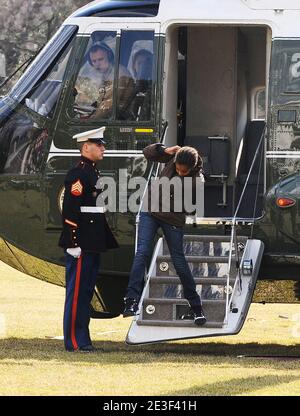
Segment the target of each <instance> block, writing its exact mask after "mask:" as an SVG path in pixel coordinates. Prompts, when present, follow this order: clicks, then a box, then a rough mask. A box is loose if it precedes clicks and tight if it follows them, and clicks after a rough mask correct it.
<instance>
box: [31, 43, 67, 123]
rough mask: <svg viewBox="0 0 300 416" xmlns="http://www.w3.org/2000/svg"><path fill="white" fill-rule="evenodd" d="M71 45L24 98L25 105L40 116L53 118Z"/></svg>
mask: <svg viewBox="0 0 300 416" xmlns="http://www.w3.org/2000/svg"><path fill="white" fill-rule="evenodd" d="M72 45H73V43H70V45H69V46H68V47H67V48H66V49H65V51H64V52H63V53H62V55H61V56H60V58H59V59H58V60H57V62H56V63H55V65H54V66H53V67H52V69H51V70H50V72H49V71H48V73H47V74H46V76H45V77H44V78H43V79H42V80H41V81H40V82H38V84H37V85H35V87H34V88H33V90H32V91H31V92H30V94H29V95H28V96H27V97H26V98H25V101H24V103H25V105H26V106H27V107H28V108H30V109H31V110H33V111H35V112H37V113H39V114H40V115H42V116H46V117H52V116H53V113H54V110H55V107H56V103H57V101H58V98H59V94H60V91H61V88H62V81H63V77H64V74H65V71H66V67H67V62H68V60H69V56H70V53H71V49H72Z"/></svg>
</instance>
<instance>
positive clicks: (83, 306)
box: [59, 127, 118, 352]
mask: <svg viewBox="0 0 300 416" xmlns="http://www.w3.org/2000/svg"><path fill="white" fill-rule="evenodd" d="M104 130H105V127H101V128H100V129H96V130H91V131H87V132H85V133H80V134H77V135H75V136H73V138H74V139H76V140H77V143H79V144H80V143H88V144H91V143H94V144H96V145H97V146H99V148H96V150H95V147H94V153H93V152H92V153H91V154H90V153H85V151H83V150H81V157H80V160H79V162H78V163H77V165H76V166H74V167H73V168H72V169H71V170H70V171H69V172H68V173H67V176H66V179H65V195H64V201H63V209H62V220H63V230H62V233H61V236H60V240H59V246H60V247H62V248H64V249H65V254H66V299H65V309H64V343H65V348H66V350H67V351H77V350H79V351H83V352H92V351H94V350H95V348H94V347H93V345H92V341H91V338H90V334H89V322H90V302H91V300H92V297H93V292H94V288H95V284H96V278H97V275H98V272H99V266H100V253H101V252H103V251H106V250H108V249H112V248H117V247H118V243H117V241H116V240H115V238H114V236H113V234H112V232H111V230H110V228H109V226H108V224H107V221H106V218H105V213H104V208H103V206H102V207H99V206H96V201H97V197H98V195H99V193H101V189H97V188H96V184H97V181H98V179H99V177H100V173H99V170H98V169H97V166H96V162H97V161H98V160H101V159H102V158H103V152H104V150H105V149H104V144H105V142H104V140H103V134H104ZM100 148H101V149H100Z"/></svg>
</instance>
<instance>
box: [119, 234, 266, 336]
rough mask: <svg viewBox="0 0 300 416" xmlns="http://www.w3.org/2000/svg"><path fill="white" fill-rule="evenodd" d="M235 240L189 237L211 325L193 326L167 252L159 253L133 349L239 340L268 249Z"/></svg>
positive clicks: (161, 243) (188, 250)
mask: <svg viewBox="0 0 300 416" xmlns="http://www.w3.org/2000/svg"><path fill="white" fill-rule="evenodd" d="M231 243H232V241H231V236H207V235H203V236H200V235H186V236H185V237H184V252H185V255H186V259H187V261H188V263H189V266H190V268H191V271H192V273H193V276H194V278H195V282H196V286H197V292H198V293H199V294H200V296H201V298H202V303H203V310H204V313H205V316H206V318H207V322H206V324H205V325H204V326H202V327H197V326H196V325H195V324H194V321H193V318H192V316H191V315H190V313H189V310H190V308H189V304H188V302H187V300H185V299H184V297H183V291H182V285H181V283H180V279H179V277H178V276H177V275H176V272H175V269H174V266H173V263H172V260H171V258H170V255H169V250H168V246H167V244H166V241H165V239H164V238H163V237H161V238H160V239H159V240H158V242H157V244H156V247H155V250H154V255H153V258H152V262H151V265H150V268H149V273H148V276H147V281H146V285H145V288H144V292H143V295H142V297H141V301H140V305H139V314H138V315H137V316H136V317H135V318H134V320H133V322H132V325H131V327H130V330H129V332H128V335H127V340H126V342H127V343H128V344H143V343H149V342H158V341H166V340H175V339H186V338H194V337H208V336H216V335H229V334H236V333H238V332H239V331H240V329H241V328H242V326H243V323H244V320H245V318H246V316H247V312H248V309H249V306H250V303H251V299H252V295H253V291H254V288H255V284H256V280H257V276H258V272H259V267H260V262H261V258H262V254H263V248H264V245H263V243H262V242H261V241H259V240H252V239H247V238H246V237H238V238H237V239H236V244H234V247H232V246H231Z"/></svg>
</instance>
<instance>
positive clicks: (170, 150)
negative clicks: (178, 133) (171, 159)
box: [165, 146, 181, 155]
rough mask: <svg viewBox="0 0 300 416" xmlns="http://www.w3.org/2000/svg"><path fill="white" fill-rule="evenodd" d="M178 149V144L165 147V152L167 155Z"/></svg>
mask: <svg viewBox="0 0 300 416" xmlns="http://www.w3.org/2000/svg"><path fill="white" fill-rule="evenodd" d="M179 149H181V147H180V146H171V147H167V148H166V149H165V153H167V154H168V155H174V154H175V153H176V152H178V150H179Z"/></svg>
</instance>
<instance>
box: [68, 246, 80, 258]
mask: <svg viewBox="0 0 300 416" xmlns="http://www.w3.org/2000/svg"><path fill="white" fill-rule="evenodd" d="M67 253H68V254H70V256H73V257H74V258H75V259H78V258H79V257H80V256H81V248H80V247H75V248H67Z"/></svg>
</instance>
